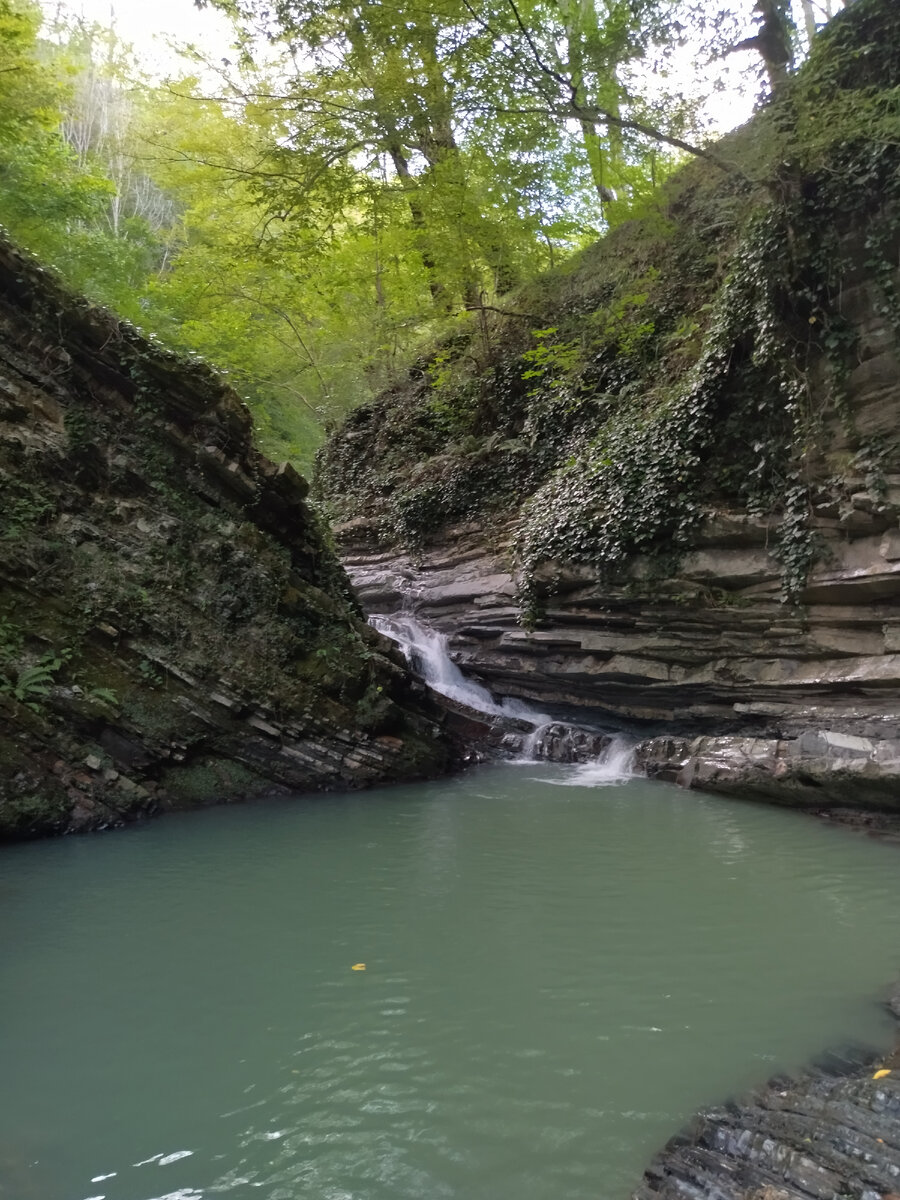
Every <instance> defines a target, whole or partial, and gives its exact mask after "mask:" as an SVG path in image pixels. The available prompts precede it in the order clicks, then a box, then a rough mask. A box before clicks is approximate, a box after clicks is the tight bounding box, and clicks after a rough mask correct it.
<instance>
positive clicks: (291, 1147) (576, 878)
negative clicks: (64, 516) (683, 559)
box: [0, 764, 900, 1200]
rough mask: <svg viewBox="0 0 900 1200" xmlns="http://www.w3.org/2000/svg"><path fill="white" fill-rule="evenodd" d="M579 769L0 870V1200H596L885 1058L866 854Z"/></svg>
mask: <svg viewBox="0 0 900 1200" xmlns="http://www.w3.org/2000/svg"><path fill="white" fill-rule="evenodd" d="M591 772H592V768H583V767H561V766H551V765H544V764H531V765H509V766H492V767H484V768H479V769H477V770H474V771H472V772H470V773H468V774H466V775H463V776H460V777H458V778H456V779H451V780H445V781H441V782H438V783H431V784H422V785H414V786H412V785H411V786H405V787H397V788H390V789H386V790H382V791H378V792H372V793H368V794H353V795H334V796H329V797H324V798H309V797H303V798H296V799H291V800H278V801H268V802H265V803H262V804H257V805H250V806H238V807H233V808H221V809H217V810H212V811H207V812H202V813H192V814H183V815H179V816H171V817H167V818H166V819H164V820H160V821H156V822H152V823H149V824H147V825H144V826H140V827H133V828H129V829H126V830H122V831H118V832H115V833H110V834H101V835H94V836H90V837H81V838H69V839H64V840H58V841H48V842H43V843H33V844H27V845H19V846H13V847H10V848H7V849H5V850H4V851H3V854H2V874H0V895H2V914H3V916H2V922H0V964H2V966H0V996H2V1000H0V1016H2V1020H0V1063H2V1071H0V1112H2V1122H0V1196H2V1197H3V1200H87V1198H88V1197H95V1198H98V1200H99V1198H100V1197H104V1198H105V1200H158V1198H163V1197H165V1198H166V1200H201V1198H204V1200H207V1198H212V1197H218V1196H224V1197H227V1198H228V1200H244V1198H247V1200H251V1198H258V1200H307V1198H308V1200H443V1198H447V1200H450V1198H453V1200H588V1198H590V1200H625V1198H626V1197H627V1195H628V1193H629V1189H630V1187H631V1186H633V1185H634V1184H635V1183H636V1181H637V1179H638V1177H639V1175H640V1172H641V1170H642V1169H643V1167H644V1166H645V1165H646V1163H647V1161H648V1160H649V1158H650V1157H651V1156H652V1154H653V1153H654V1151H655V1150H657V1149H658V1148H660V1147H661V1145H662V1144H663V1142H664V1141H665V1140H666V1139H667V1138H668V1137H669V1136H670V1135H672V1134H673V1133H675V1132H676V1131H677V1130H678V1128H679V1127H680V1126H681V1125H682V1124H683V1123H684V1122H685V1120H686V1119H687V1118H688V1117H689V1116H690V1114H691V1113H692V1112H693V1111H694V1110H695V1109H696V1108H697V1107H699V1106H701V1105H703V1104H706V1103H711V1102H717V1101H720V1100H723V1099H724V1098H725V1097H727V1096H728V1095H729V1094H730V1093H733V1092H734V1091H736V1090H739V1089H741V1088H744V1087H746V1086H747V1085H750V1084H753V1083H755V1082H760V1081H762V1080H764V1079H766V1078H767V1077H769V1076H770V1075H771V1074H773V1073H774V1072H775V1071H776V1070H783V1069H790V1068H796V1067H798V1066H800V1065H801V1064H802V1063H803V1062H804V1061H805V1060H807V1059H808V1058H810V1057H812V1056H815V1055H817V1054H819V1053H821V1052H822V1051H824V1050H826V1049H827V1048H829V1047H833V1046H839V1045H844V1044H846V1043H847V1042H848V1040H853V1041H862V1042H865V1043H868V1044H871V1045H874V1046H879V1045H886V1043H887V1039H888V1037H889V1033H890V1024H889V1022H888V1019H887V1017H886V1015H885V1014H884V1013H883V1011H882V1009H881V1008H880V1006H879V1004H878V1000H877V997H878V994H879V992H880V990H881V988H882V985H884V984H885V983H886V982H887V981H888V980H889V979H890V978H891V977H892V976H893V975H894V973H895V972H896V970H897V966H898V957H900V955H898V947H900V903H898V893H897V882H896V881H897V864H898V860H897V850H896V849H895V848H893V847H890V846H886V845H883V844H880V843H878V842H875V841H872V840H870V839H867V838H864V837H861V836H858V835H854V834H851V833H848V832H846V831H843V830H840V829H834V828H829V827H825V826H823V825H820V824H818V823H816V822H815V821H813V820H811V819H809V818H804V817H801V816H797V815H795V814H792V813H789V812H785V811H779V810H777V809H770V808H765V807H760V806H756V805H752V804H742V803H739V802H729V801H726V800H722V799H715V798H710V797H704V796H700V795H697V794H694V793H686V792H681V791H679V790H677V789H675V788H672V787H668V786H665V785H656V784H650V783H646V782H642V781H638V780H633V781H631V782H628V783H625V784H621V785H609V786H603V784H604V783H606V782H607V781H606V780H604V779H603V778H602V775H598V774H597V773H596V772H595V773H594V774H592V773H591ZM361 964H365V970H354V969H353V967H354V966H359V965H361Z"/></svg>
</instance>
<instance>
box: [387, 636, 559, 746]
mask: <svg viewBox="0 0 900 1200" xmlns="http://www.w3.org/2000/svg"><path fill="white" fill-rule="evenodd" d="M369 623H370V624H371V625H373V626H374V627H375V629H377V630H378V632H379V633H383V634H384V635H385V636H386V637H389V638H390V639H391V640H392V641H394V642H396V643H397V644H398V645H399V646H400V648H401V650H402V651H403V653H404V654H405V656H406V661H407V662H408V663H409V665H410V666H411V667H412V668H413V670H414V671H416V672H418V674H419V675H421V676H422V678H423V679H424V680H425V682H426V683H427V684H428V686H429V687H430V688H433V689H434V691H436V692H440V694H441V695H442V696H446V697H447V699H448V700H455V701H456V702H457V704H464V705H465V706H466V708H472V709H474V710H475V712H480V713H484V714H485V715H486V716H491V717H512V718H514V719H517V720H522V721H528V722H530V723H531V724H535V723H536V722H537V723H540V724H542V725H543V724H546V723H547V722H548V721H550V717H548V716H546V715H545V714H544V713H540V712H538V711H537V710H536V709H534V708H531V706H530V705H528V704H524V703H522V701H521V700H513V699H510V698H507V699H505V700H501V701H500V702H499V703H498V702H497V701H496V700H495V699H494V697H493V696H492V695H491V693H490V692H489V691H488V690H487V688H485V687H482V686H481V685H480V684H478V683H475V681H474V680H472V679H467V678H466V677H465V675H463V673H462V671H460V669H459V667H458V666H457V665H456V663H455V662H453V660H452V659H451V658H450V655H449V653H448V651H447V638H446V636H445V635H444V634H443V633H439V632H438V631H437V630H436V629H430V628H429V627H428V626H427V625H423V624H422V623H421V622H420V621H417V620H416V618H415V617H412V616H410V615H409V614H407V613H395V614H393V615H392V616H389V617H386V616H371V617H370V618H369Z"/></svg>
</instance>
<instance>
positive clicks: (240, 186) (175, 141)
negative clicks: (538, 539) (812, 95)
mask: <svg viewBox="0 0 900 1200" xmlns="http://www.w3.org/2000/svg"><path fill="white" fill-rule="evenodd" d="M188 2H189V0H185V4H186V5H187V4H188ZM198 7H200V8H203V7H210V8H216V9H219V10H220V11H222V12H224V13H225V14H226V15H227V16H228V17H229V18H230V20H231V21H232V23H233V28H234V47H233V53H232V54H231V55H230V57H227V58H219V59H216V58H214V57H213V56H210V55H208V54H205V53H204V52H203V49H202V47H200V48H186V49H185V50H184V52H183V55H182V59H181V66H180V70H179V71H175V72H173V73H172V76H171V77H170V78H168V79H165V80H160V79H159V78H158V77H155V76H153V75H151V74H150V73H149V71H148V70H147V68H146V67H144V66H143V65H142V63H141V62H140V60H139V59H138V58H137V57H136V55H135V54H134V52H133V50H132V49H131V48H130V47H129V46H128V45H126V44H123V43H122V41H121V40H120V39H119V38H118V36H117V35H116V33H115V32H114V30H111V29H108V28H104V27H102V26H99V25H93V24H89V23H87V22H85V21H84V20H82V19H78V18H75V17H73V16H70V15H67V14H66V12H65V10H64V9H62V8H61V6H59V5H57V4H54V5H53V6H52V9H51V10H50V11H49V12H48V14H45V13H44V12H43V11H42V10H41V8H40V6H39V5H38V4H37V3H35V2H33V0H0V222H2V224H3V225H5V226H6V227H7V229H8V230H9V231H10V233H11V234H12V235H13V236H14V237H15V238H16V239H17V240H18V241H19V242H21V243H22V244H23V245H25V246H26V247H27V248H29V249H31V250H32V251H34V252H35V253H36V254H37V255H38V256H39V257H40V258H41V259H42V260H43V261H45V262H47V263H49V264H52V265H53V266H55V267H56V268H57V269H58V270H59V271H60V272H61V273H62V275H63V277H64V278H65V280H66V281H67V282H68V283H69V284H71V285H72V286H73V287H74V288H77V289H78V290H80V291H83V292H85V293H86V294H87V295H88V296H90V297H91V298H92V299H94V300H97V301H99V302H102V303H104V304H107V305H108V306H110V307H111V308H112V309H113V310H114V311H115V312H116V313H117V314H119V315H120V316H121V317H122V318H124V319H128V320H130V321H132V322H134V323H135V324H137V325H139V326H140V327H142V328H143V329H144V330H145V331H146V332H149V333H152V334H155V335H157V336H158V337H160V338H162V339H163V340H165V341H166V342H167V343H169V344H171V345H173V346H175V347H177V348H179V349H181V350H184V351H188V352H191V353H196V354H199V355H202V356H204V357H206V358H209V359H210V360H212V361H213V362H215V363H216V364H217V365H219V366H220V367H221V368H222V369H224V370H226V371H227V372H229V373H230V375H231V378H232V381H233V383H234V385H235V387H236V388H237V390H238V391H239V392H240V393H241V394H243V395H244V396H245V397H246V399H247V402H248V404H249V405H250V407H251V409H252V411H253V413H254V418H255V421H256V424H257V427H258V433H259V439H260V442H261V444H262V446H263V448H264V449H266V450H267V451H268V452H269V453H270V454H272V455H273V456H275V457H277V458H290V459H293V460H295V461H296V462H298V463H299V464H301V465H302V466H308V464H309V462H310V460H311V457H312V454H313V453H314V451H315V449H316V447H317V445H318V444H319V442H320V441H321V437H322V434H323V430H324V429H325V427H326V426H327V424H328V423H329V422H332V421H335V420H337V419H339V418H340V417H341V416H342V415H343V414H344V413H345V412H347V411H348V410H349V409H350V408H352V407H354V406H355V405H356V404H358V403H360V402H361V401H364V400H366V399H368V398H370V397H371V396H372V395H373V394H374V393H376V392H377V391H379V390H381V389H382V388H383V387H385V386H387V385H389V383H390V382H391V380H392V379H393V378H394V377H395V376H396V374H397V373H398V372H399V371H400V370H402V369H403V368H404V366H406V365H407V364H408V363H409V362H410V361H411V359H412V358H413V357H414V356H415V354H416V353H417V351H418V350H420V349H421V348H422V346H423V345H425V344H426V343H429V342H433V341H434V339H435V338H436V337H437V336H441V337H442V338H447V337H452V335H453V331H454V329H455V328H457V326H458V327H459V329H460V331H461V332H462V331H464V330H465V329H467V328H468V327H469V325H470V324H471V323H472V322H473V321H477V320H478V319H479V317H483V315H484V313H485V312H488V311H490V310H492V309H494V308H501V309H503V310H504V311H514V310H515V290H516V288H517V287H518V286H519V285H520V284H523V283H527V282H528V281H530V280H532V279H534V277H535V276H536V275H538V274H539V273H540V272H542V271H544V270H546V269H547V268H548V267H558V266H560V265H561V264H564V263H565V261H566V260H567V259H568V258H569V257H570V256H572V255H573V254H575V253H576V252H578V251H579V250H580V249H581V248H583V247H584V246H586V245H587V244H589V243H590V242H592V241H594V240H595V239H596V238H597V237H598V236H600V235H602V234H603V233H604V232H605V231H606V230H608V229H609V228H610V227H612V226H615V225H617V224H619V223H621V222H623V221H624V220H626V219H628V218H629V217H630V216H632V215H634V214H635V213H638V212H640V211H642V209H643V208H645V207H646V206H647V205H648V204H649V203H651V202H652V197H653V195H654V193H655V191H656V189H657V188H658V187H659V185H660V183H661V182H662V181H663V180H664V178H665V177H666V176H667V175H668V174H669V173H671V171H672V170H673V169H675V168H676V167H677V166H678V165H679V164H680V163H681V162H682V161H683V160H684V159H685V158H686V157H689V156H692V155H694V156H700V157H702V158H705V159H706V160H707V162H708V164H709V170H710V171H723V170H724V171H728V170H731V169H733V168H732V167H731V165H730V164H729V163H728V162H727V158H726V157H724V156H720V153H719V152H718V151H717V149H716V146H715V143H714V141H713V140H712V139H711V133H712V128H711V127H712V124H713V122H712V119H711V113H712V112H714V109H712V108H711V106H710V97H714V96H715V95H716V93H717V90H721V89H722V88H724V87H725V86H726V84H727V83H728V81H729V80H730V79H731V77H732V75H733V74H734V71H733V70H732V68H733V67H735V66H736V65H737V66H740V67H741V68H742V71H741V72H739V74H740V76H741V86H742V87H743V88H744V90H745V92H749V93H751V94H754V95H756V96H758V98H759V99H760V100H761V101H764V100H765V98H766V97H767V96H768V95H769V94H771V93H772V92H777V91H778V90H779V88H780V87H782V86H783V84H784V82H785V80H786V78H787V77H788V75H789V72H790V70H791V69H792V67H793V65H794V64H795V63H797V62H798V61H799V60H800V59H802V57H803V56H804V54H805V52H806V50H807V49H808V47H809V44H810V41H811V39H812V38H813V37H814V36H815V32H816V30H817V28H818V26H820V25H821V24H823V23H824V22H825V21H826V20H827V19H828V18H829V17H830V16H831V15H832V14H831V8H830V7H829V6H828V0H826V3H825V4H823V5H817V4H816V3H813V0H798V3H797V5H796V11H791V9H790V7H789V5H788V0H759V2H758V3H757V4H756V6H755V8H754V7H753V6H752V0H732V2H731V3H727V4H724V5H723V7H722V8H721V9H720V10H711V9H709V8H708V6H705V5H702V4H698V3H695V2H694V0H430V3H428V4H425V3H424V0H390V2H386V3H374V2H363V3H343V2H335V0H198ZM729 86H733V85H731V84H729ZM731 94H732V96H734V94H735V93H734V92H732V93H731Z"/></svg>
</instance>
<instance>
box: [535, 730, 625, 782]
mask: <svg viewBox="0 0 900 1200" xmlns="http://www.w3.org/2000/svg"><path fill="white" fill-rule="evenodd" d="M633 775H634V745H633V743H632V742H628V741H626V740H625V738H618V737H616V738H613V739H612V740H611V741H610V743H609V745H608V746H607V747H606V749H605V750H603V751H602V752H601V753H600V754H599V755H598V757H597V758H595V759H593V760H592V761H588V762H582V763H579V764H578V766H577V767H575V768H574V770H573V771H572V772H571V774H569V775H566V776H565V778H563V779H550V780H548V781H547V782H548V783H554V784H557V785H558V786H560V787H604V786H606V785H608V784H611V783H625V782H626V781H627V780H629V779H631V778H632V776H633Z"/></svg>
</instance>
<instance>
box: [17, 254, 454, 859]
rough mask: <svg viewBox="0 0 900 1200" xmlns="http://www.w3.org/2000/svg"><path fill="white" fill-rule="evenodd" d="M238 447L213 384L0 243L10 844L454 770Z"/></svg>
mask: <svg viewBox="0 0 900 1200" xmlns="http://www.w3.org/2000/svg"><path fill="white" fill-rule="evenodd" d="M251 432H252V423H251V420H250V416H249V413H248V412H247V410H246V409H245V407H244V406H243V405H242V403H241V402H240V400H239V398H238V397H237V396H236V395H235V394H234V393H233V392H232V391H231V390H230V389H229V388H228V387H227V386H226V385H225V384H224V383H223V382H222V380H221V379H220V378H218V377H217V376H216V375H215V374H214V373H213V372H212V371H211V370H209V368H207V367H206V366H205V365H203V364H201V363H196V362H186V361H184V360H183V359H179V358H176V357H175V356H174V355H172V354H169V353H167V352H165V351H163V350H162V349H161V348H160V347H159V346H158V345H154V344H151V343H148V342H147V341H146V340H145V339H143V338H142V337H141V336H140V334H139V333H138V332H137V331H136V330H134V329H133V328H132V327H129V326H127V325H123V324H121V323H119V322H118V321H117V320H116V319H115V318H114V317H113V316H112V315H111V314H110V313H108V312H104V311H101V310H97V309H95V308H92V307H91V306H89V305H88V304H86V303H85V302H83V301H79V300H77V299H75V298H73V297H71V296H68V295H67V294H65V293H64V292H63V291H62V290H61V289H60V288H59V287H58V285H56V284H55V283H54V282H53V280H52V279H51V278H50V277H49V276H48V275H47V274H46V273H45V272H43V271H41V269H40V268H39V267H38V266H37V265H36V264H35V263H34V262H33V261H32V260H30V259H29V258H27V257H25V256H23V255H21V254H19V253H18V252H16V251H15V250H14V249H13V248H12V247H10V246H9V245H7V244H5V243H3V242H0V836H28V835H31V834H34V833H42V832H55V831H66V830H70V829H80V828H88V827H95V826H98V825H108V824H114V823H118V822H120V821H122V820H125V819H128V818H131V817H134V816H138V815H142V814H145V813H148V812H152V811H155V810H158V809H160V808H165V807H172V806H184V805H191V804H199V803H207V802H211V801H217V800H218V801H221V800H225V799H231V798H235V797H237V796H240V795H247V794H252V793H256V792H260V791H263V790H267V789H268V790H271V788H272V787H273V786H275V785H280V786H282V787H288V788H292V789H295V788H296V789H322V788H332V787H348V786H358V785H363V784H368V783H373V782H379V781H384V780H389V779H396V778H405V777H410V776H415V775H418V774H422V773H433V772H435V771H438V770H440V769H442V767H443V766H444V764H445V762H446V760H447V747H446V740H445V738H444V736H443V734H442V732H441V731H440V730H439V729H438V728H437V725H436V724H435V719H433V716H432V717H430V716H427V715H424V713H425V712H427V711H429V710H428V703H427V700H426V698H425V697H424V693H423V690H422V689H421V688H420V687H419V688H417V686H416V685H415V684H414V683H413V682H412V680H411V679H410V677H409V675H408V673H407V671H406V668H405V666H404V665H403V663H402V660H401V659H400V658H399V657H398V656H397V655H396V653H395V652H394V650H393V649H392V648H391V646H390V644H389V643H388V642H387V641H386V640H385V639H382V638H381V637H380V636H379V635H378V634H376V633H375V632H374V631H373V630H371V629H369V628H368V627H367V626H366V625H365V624H364V622H363V620H362V619H361V615H360V613H359V610H358V607H357V606H356V604H355V601H353V600H352V598H351V596H350V592H349V587H348V584H347V580H346V577H345V575H344V574H343V572H342V570H341V568H340V566H339V565H338V563H337V561H336V559H335V558H334V556H333V554H332V552H331V551H330V550H329V549H328V548H327V546H326V544H325V540H324V539H323V536H322V533H321V529H320V527H319V525H318V523H317V521H316V519H315V517H314V515H313V513H312V512H311V510H310V509H309V508H308V506H307V504H306V502H305V499H304V497H305V495H306V490H307V489H306V484H305V481H304V480H303V479H302V478H301V477H300V476H298V475H297V474H296V472H294V471H293V470H292V469H291V468H290V467H289V466H287V465H286V464H285V465H282V466H280V467H279V466H276V465H275V464H273V463H271V462H269V461H267V460H266V459H265V458H263V457H262V455H260V454H259V453H257V452H256V450H255V449H254V448H253V446H252V442H251Z"/></svg>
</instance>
